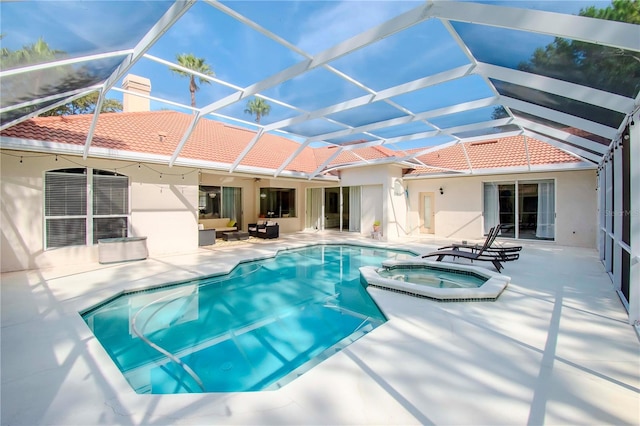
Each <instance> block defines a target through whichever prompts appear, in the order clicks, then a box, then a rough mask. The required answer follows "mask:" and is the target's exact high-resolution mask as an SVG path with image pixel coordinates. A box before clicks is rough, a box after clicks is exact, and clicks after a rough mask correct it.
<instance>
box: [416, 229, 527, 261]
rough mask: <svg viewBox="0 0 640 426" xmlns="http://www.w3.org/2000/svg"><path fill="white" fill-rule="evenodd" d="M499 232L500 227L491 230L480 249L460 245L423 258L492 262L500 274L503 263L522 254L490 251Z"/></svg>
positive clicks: (494, 249)
mask: <svg viewBox="0 0 640 426" xmlns="http://www.w3.org/2000/svg"><path fill="white" fill-rule="evenodd" d="M498 232H500V227H499V226H497V227H494V228H491V230H490V231H489V235H487V239H486V240H485V242H484V244H483V245H482V246H480V247H477V246H475V245H469V247H467V248H465V247H463V246H465V245H466V244H459V245H457V246H455V247H454V246H447V247H441V248H440V249H438V250H436V251H434V252H432V253H428V254H425V255H423V256H422V258H425V257H436V261H438V262H440V261H442V259H444V258H445V257H447V256H451V257H453V258H454V259H455V258H457V257H460V258H464V259H469V260H471V261H472V262H473V261H474V260H477V261H481V262H491V263H492V264H493V266H494V267H495V268H496V270H497V271H498V272H500V271H501V270H502V269H503V268H504V266H502V262H509V261H513V260H517V259H518V258H519V257H520V253H518V251H519V250H513V251H508V250H502V249H500V248H493V249H490V248H489V244H490V243H492V242H493V241H494V240H495V238H496V236H497V234H498ZM507 249H509V248H507Z"/></svg>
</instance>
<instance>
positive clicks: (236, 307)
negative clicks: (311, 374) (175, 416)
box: [82, 245, 414, 394]
mask: <svg viewBox="0 0 640 426" xmlns="http://www.w3.org/2000/svg"><path fill="white" fill-rule="evenodd" d="M413 256H414V254H413V253H410V252H406V251H398V250H389V249H380V248H369V247H363V246H353V245H316V246H310V247H305V248H301V249H293V250H286V251H282V252H279V253H278V255H277V256H276V257H273V258H269V259H263V260H259V261H251V262H245V263H241V264H239V265H238V266H237V267H236V268H234V269H233V271H232V272H231V273H230V274H227V275H218V276H210V277H205V278H201V279H198V280H193V281H189V282H183V283H178V284H172V285H168V286H164V287H161V288H157V289H153V290H146V291H138V292H129V293H127V294H123V295H121V296H118V297H116V298H114V299H112V300H109V301H106V302H104V303H103V304H100V305H98V306H96V307H94V308H92V309H91V310H89V311H87V312H84V313H83V314H82V316H83V318H84V320H85V322H86V323H87V325H88V326H89V328H90V329H91V330H92V331H93V333H94V335H95V336H96V338H97V339H98V340H99V341H100V343H101V344H102V346H103V347H104V349H105V350H106V352H107V353H108V354H109V356H110V357H111V359H112V360H113V361H114V362H115V364H116V365H117V366H118V368H119V369H120V371H122V373H123V374H124V376H125V378H126V379H127V381H128V382H129V384H130V385H131V386H132V387H133V389H135V391H136V392H138V393H157V394H166V393H197V392H240V391H257V390H270V389H277V388H279V387H281V386H283V385H284V384H286V383H288V382H290V381H291V380H293V379H295V378H296V377H298V376H299V375H301V374H303V373H304V372H305V371H308V370H309V369H310V368H311V367H313V366H314V365H316V364H318V363H319V362H321V361H322V360H324V359H326V358H328V357H329V356H330V355H332V354H334V353H336V352H337V351H339V350H341V349H342V348H344V347H346V346H347V345H349V344H350V343H352V342H354V341H355V340H357V339H358V338H360V337H362V336H363V335H365V334H366V333H368V332H370V331H371V330H373V329H375V328H376V327H378V326H379V325H381V324H383V323H384V322H385V321H386V319H385V317H384V315H383V314H382V313H381V312H380V310H379V309H378V307H377V306H376V305H375V303H374V302H373V301H372V299H371V298H370V296H369V294H368V293H367V291H366V289H365V287H364V286H362V284H361V283H360V274H359V268H360V267H362V266H367V265H378V266H379V265H380V264H381V263H382V261H384V260H389V259H407V258H411V257H413Z"/></svg>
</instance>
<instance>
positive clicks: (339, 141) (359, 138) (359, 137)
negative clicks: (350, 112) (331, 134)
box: [326, 133, 376, 145]
mask: <svg viewBox="0 0 640 426" xmlns="http://www.w3.org/2000/svg"><path fill="white" fill-rule="evenodd" d="M374 140H376V138H375V137H373V136H371V135H367V134H364V133H356V134H353V135H349V136H341V137H337V138H329V139H326V141H327V142H331V143H333V144H336V145H349V144H353V143H358V142H370V141H374Z"/></svg>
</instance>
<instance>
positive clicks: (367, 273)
mask: <svg viewBox="0 0 640 426" xmlns="http://www.w3.org/2000/svg"><path fill="white" fill-rule="evenodd" d="M398 266H415V267H425V266H429V267H434V268H437V269H445V270H446V269H453V270H456V271H466V272H469V273H472V274H475V275H479V276H482V277H486V278H487V282H485V283H484V284H482V285H481V286H480V287H472V288H435V287H429V286H425V285H420V284H415V283H412V282H405V281H399V280H394V279H391V278H385V277H382V276H380V274H378V272H377V270H378V269H379V268H378V267H375V266H363V267H361V268H360V279H361V280H362V281H364V282H365V283H366V284H367V285H370V286H373V287H378V288H381V289H383V290H390V291H394V292H398V293H403V294H408V295H411V296H418V297H424V298H428V299H432V300H436V301H441V302H458V301H465V302H470V301H495V300H497V299H498V297H499V296H500V294H502V292H503V291H504V289H505V288H507V286H508V285H509V282H511V277H509V276H507V275H502V274H499V273H496V272H493V271H489V270H487V269H485V268H480V267H477V266H473V265H462V264H453V263H444V264H443V263H442V262H438V261H434V260H428V259H422V258H418V259H415V260H414V259H410V260H386V261H384V262H382V267H386V268H393V267H398Z"/></svg>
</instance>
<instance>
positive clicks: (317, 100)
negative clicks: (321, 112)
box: [262, 68, 367, 111]
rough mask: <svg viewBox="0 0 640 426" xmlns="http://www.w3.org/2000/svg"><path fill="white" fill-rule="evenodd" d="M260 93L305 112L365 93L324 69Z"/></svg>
mask: <svg viewBox="0 0 640 426" xmlns="http://www.w3.org/2000/svg"><path fill="white" fill-rule="evenodd" d="M262 93H263V94H264V95H266V96H269V97H271V98H274V99H278V100H280V101H283V102H286V103H288V104H291V105H294V106H296V107H298V108H301V109H303V110H305V111H315V110H317V109H320V108H324V107H327V106H330V105H333V104H335V103H339V102H343V101H346V100H348V99H352V98H355V97H358V96H362V95H364V94H366V93H367V92H365V91H364V90H362V89H361V88H359V87H358V86H356V85H355V84H353V83H351V82H349V81H347V80H345V79H343V78H341V77H339V76H337V75H336V74H334V73H332V72H330V71H327V70H326V69H324V68H316V69H313V70H311V71H308V72H306V73H304V74H301V75H299V76H297V77H294V78H292V79H290V80H287V81H285V82H284V83H282V84H279V85H277V86H275V87H273V88H270V89H267V90H265V91H263V92H262Z"/></svg>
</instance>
